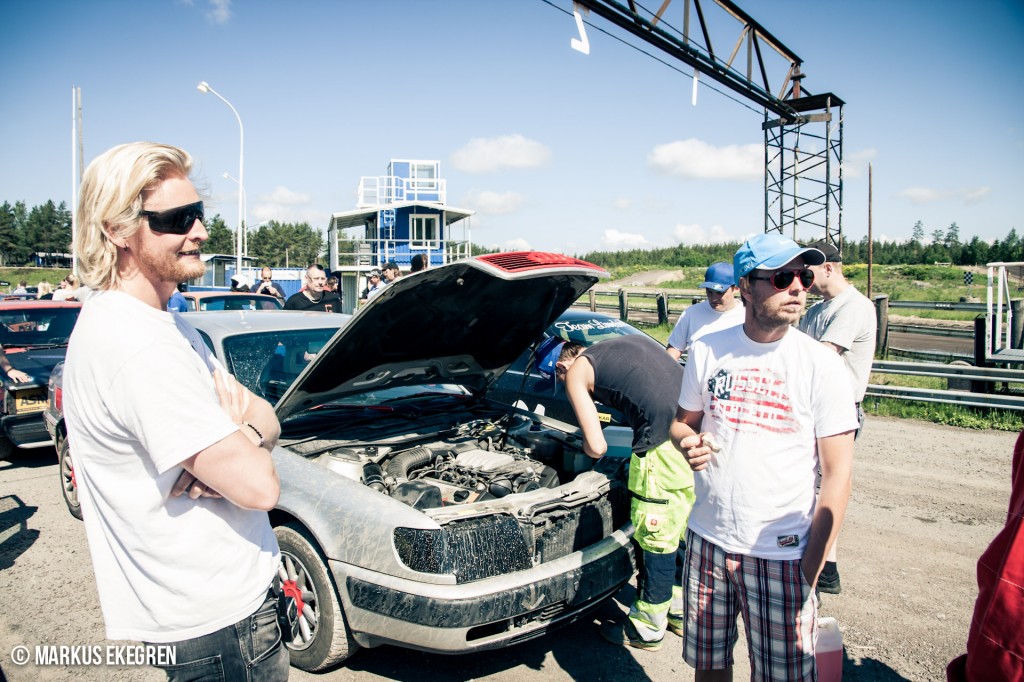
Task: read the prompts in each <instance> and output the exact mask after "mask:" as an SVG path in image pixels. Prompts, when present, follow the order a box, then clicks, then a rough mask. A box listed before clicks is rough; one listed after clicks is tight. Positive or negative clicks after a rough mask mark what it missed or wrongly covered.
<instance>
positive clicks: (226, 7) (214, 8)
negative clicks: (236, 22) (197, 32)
mask: <svg viewBox="0 0 1024 682" xmlns="http://www.w3.org/2000/svg"><path fill="white" fill-rule="evenodd" d="M210 7H211V9H210V11H209V12H207V13H206V18H207V19H209V20H210V21H212V22H213V23H215V24H226V23H228V21H229V20H230V19H231V0H210Z"/></svg>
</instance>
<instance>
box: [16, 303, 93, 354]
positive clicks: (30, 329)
mask: <svg viewBox="0 0 1024 682" xmlns="http://www.w3.org/2000/svg"><path fill="white" fill-rule="evenodd" d="M79 310H80V308H77V307H76V308H29V309H20V310H0V345H3V347H5V348H9V347H26V346H44V345H57V346H66V345H67V344H68V337H70V336H71V330H72V329H74V328H75V322H76V321H77V320H78V313H79Z"/></svg>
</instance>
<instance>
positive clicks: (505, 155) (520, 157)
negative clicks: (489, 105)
mask: <svg viewBox="0 0 1024 682" xmlns="http://www.w3.org/2000/svg"><path fill="white" fill-rule="evenodd" d="M550 158H551V150H550V149H548V148H547V147H546V146H544V145H543V144H541V143H540V142H537V141H535V140H528V139H526V138H525V137H523V136H522V135H519V134H518V133H517V134H515V135H502V136H499V137H490V138H486V137H474V138H473V139H472V140H470V141H469V142H467V143H466V145H465V146H463V147H462V148H460V149H457V150H455V152H454V153H453V154H452V156H451V162H452V165H454V166H455V167H456V168H457V169H459V170H460V171H463V172H466V173H493V172H495V171H499V170H506V169H509V168H538V167H540V166H543V165H544V164H545V163H547V162H548V159H550Z"/></svg>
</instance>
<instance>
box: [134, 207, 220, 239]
mask: <svg viewBox="0 0 1024 682" xmlns="http://www.w3.org/2000/svg"><path fill="white" fill-rule="evenodd" d="M204 215H205V214H204V213H203V202H201V201H197V202H196V203H194V204H185V205H184V206H178V207H177V208H171V209H168V210H166V211H139V216H140V217H145V218H146V219H148V220H149V229H151V230H153V231H154V232H160V233H162V234H188V233H189V230H191V229H192V226H193V225H195V224H196V221H197V220H198V221H200V222H202V220H203V216H204Z"/></svg>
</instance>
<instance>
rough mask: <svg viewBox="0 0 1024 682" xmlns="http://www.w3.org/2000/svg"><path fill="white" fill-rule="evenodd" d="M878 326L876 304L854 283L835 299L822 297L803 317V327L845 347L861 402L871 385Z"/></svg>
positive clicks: (848, 365) (851, 377)
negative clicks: (826, 299) (869, 382)
mask: <svg viewBox="0 0 1024 682" xmlns="http://www.w3.org/2000/svg"><path fill="white" fill-rule="evenodd" d="M877 328H878V320H877V319H876V318H875V306H874V305H872V303H871V301H869V300H868V297H867V296H865V295H864V294H862V293H860V292H859V291H857V288H856V287H854V286H853V285H850V286H848V287H847V288H846V289H844V290H843V292H842V293H840V294H839V295H838V296H836V297H835V298H833V299H831V300H828V301H818V302H817V303H815V304H814V305H812V306H811V307H810V308H808V310H807V314H806V315H804V318H803V319H802V320H800V331H802V332H804V333H805V334H808V335H810V336H811V337H812V338H815V339H817V340H818V341H827V342H828V343H832V344H835V345H836V346H839V347H840V348H841V349H842V352H841V353H840V357H842V359H843V363H845V364H846V369H847V370H848V371H849V372H850V379H851V380H852V381H853V390H854V393H856V395H857V402H860V401H862V400H863V399H864V393H865V392H866V391H867V389H868V378H869V376H870V375H871V361H872V360H873V359H874V357H875V332H876V330H877Z"/></svg>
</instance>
